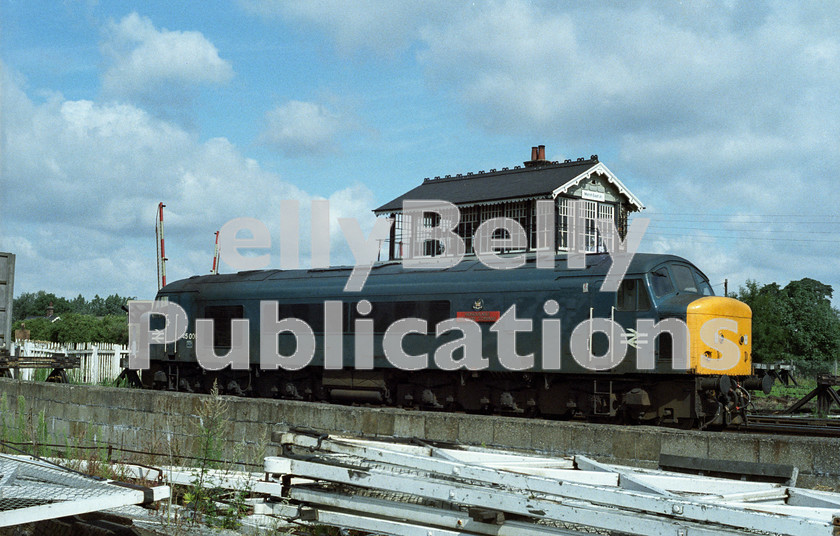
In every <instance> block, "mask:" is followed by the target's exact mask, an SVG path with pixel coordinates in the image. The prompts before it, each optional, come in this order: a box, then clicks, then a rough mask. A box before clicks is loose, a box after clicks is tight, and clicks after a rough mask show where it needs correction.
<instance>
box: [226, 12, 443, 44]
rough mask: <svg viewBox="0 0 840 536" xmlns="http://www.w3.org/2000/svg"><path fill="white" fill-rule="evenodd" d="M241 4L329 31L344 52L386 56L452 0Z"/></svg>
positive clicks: (438, 17) (440, 15)
mask: <svg viewBox="0 0 840 536" xmlns="http://www.w3.org/2000/svg"><path fill="white" fill-rule="evenodd" d="M240 4H241V5H242V7H243V8H244V9H245V10H246V11H248V12H250V13H254V14H256V15H259V16H261V17H265V18H277V17H281V18H285V19H288V20H291V21H294V22H296V23H303V24H307V25H310V26H314V27H316V28H319V29H320V30H322V31H324V32H326V33H328V34H329V35H330V36H331V37H332V38H333V40H334V42H335V44H336V46H337V48H338V49H339V50H340V51H342V52H345V53H350V52H355V51H357V50H364V51H372V52H375V53H377V54H381V55H384V56H393V55H396V54H398V53H400V52H402V51H403V50H404V49H405V48H406V47H408V46H409V44H410V43H411V42H412V40H414V39H416V38H417V37H418V35H419V32H420V29H421V28H422V27H423V26H424V25H426V24H428V23H430V22H433V21H441V20H442V18H443V17H444V16H445V13H446V11H447V10H448V9H449V7H450V2H445V1H442V0H429V1H426V2H422V3H419V4H418V3H417V2H412V1H410V0H391V1H389V2H379V1H376V0H358V1H355V2H350V3H348V2H342V1H341V0H318V1H311V2H285V1H283V0H240Z"/></svg>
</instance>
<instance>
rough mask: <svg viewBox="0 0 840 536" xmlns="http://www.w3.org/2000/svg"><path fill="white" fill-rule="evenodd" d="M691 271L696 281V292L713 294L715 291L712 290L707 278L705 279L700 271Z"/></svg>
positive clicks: (705, 294)
mask: <svg viewBox="0 0 840 536" xmlns="http://www.w3.org/2000/svg"><path fill="white" fill-rule="evenodd" d="M693 272H694V280H695V281H697V289H698V294H702V295H703V296H714V295H715V293H714V291H713V290H712V286H711V285H710V284H709V280H708V279H706V278H705V277H704V276H703V274H701V273H700V272H698V271H696V270H693Z"/></svg>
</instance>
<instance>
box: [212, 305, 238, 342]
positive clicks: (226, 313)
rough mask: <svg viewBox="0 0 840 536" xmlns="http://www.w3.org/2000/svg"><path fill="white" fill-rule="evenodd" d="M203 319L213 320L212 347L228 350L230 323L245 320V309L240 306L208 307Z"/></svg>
mask: <svg viewBox="0 0 840 536" xmlns="http://www.w3.org/2000/svg"><path fill="white" fill-rule="evenodd" d="M204 318H209V319H212V320H213V346H215V347H217V348H230V321H231V320H233V319H234V318H245V309H244V308H243V307H242V306H241V305H208V306H207V307H205V308H204Z"/></svg>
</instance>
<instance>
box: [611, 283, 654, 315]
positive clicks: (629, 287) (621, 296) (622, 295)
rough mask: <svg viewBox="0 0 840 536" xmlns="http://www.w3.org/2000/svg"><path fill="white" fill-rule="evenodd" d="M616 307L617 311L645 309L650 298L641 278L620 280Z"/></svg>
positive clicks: (648, 305) (648, 306)
mask: <svg viewBox="0 0 840 536" xmlns="http://www.w3.org/2000/svg"><path fill="white" fill-rule="evenodd" d="M616 302H617V303H616V309H618V310H619V311H647V310H648V309H650V298H649V297H648V293H647V289H646V288H645V285H644V283H643V282H642V280H641V279H625V280H624V281H622V282H621V286H620V287H619V289H618V295H617V296H616Z"/></svg>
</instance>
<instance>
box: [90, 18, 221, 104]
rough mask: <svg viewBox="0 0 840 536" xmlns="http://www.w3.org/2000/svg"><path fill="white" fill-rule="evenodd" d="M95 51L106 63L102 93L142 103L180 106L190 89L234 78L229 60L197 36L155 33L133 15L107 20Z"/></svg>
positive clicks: (145, 20)
mask: <svg viewBox="0 0 840 536" xmlns="http://www.w3.org/2000/svg"><path fill="white" fill-rule="evenodd" d="M100 49H101V51H102V54H103V55H104V56H105V58H107V60H108V62H109V66H108V68H107V70H106V71H105V73H104V75H103V77H102V85H103V89H104V90H105V93H106V95H109V96H114V97H118V98H125V99H130V100H133V101H137V102H140V103H144V104H152V105H156V106H163V105H164V104H165V103H169V105H170V106H173V107H174V106H179V105H184V104H185V103H188V102H189V100H190V99H191V98H192V94H193V92H194V87H195V86H197V85H200V84H222V83H225V82H227V81H229V80H230V79H231V78H232V77H233V67H232V66H231V64H230V62H228V61H226V60H224V59H222V58H220V57H219V51H218V50H217V49H216V47H215V46H214V45H213V43H211V42H210V41H209V40H208V39H207V38H206V37H204V35H202V34H201V33H200V32H195V31H170V30H166V29H160V30H159V29H157V28H155V26H154V24H153V23H152V21H151V19H149V18H148V17H142V16H140V15H138V14H137V13H131V14H129V15H126V16H125V17H124V18H123V19H122V20H120V21H119V22H114V21H111V22H109V23H108V24H107V25H106V27H105V28H104V40H103V42H102V43H101V45H100ZM172 101H175V102H172Z"/></svg>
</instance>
